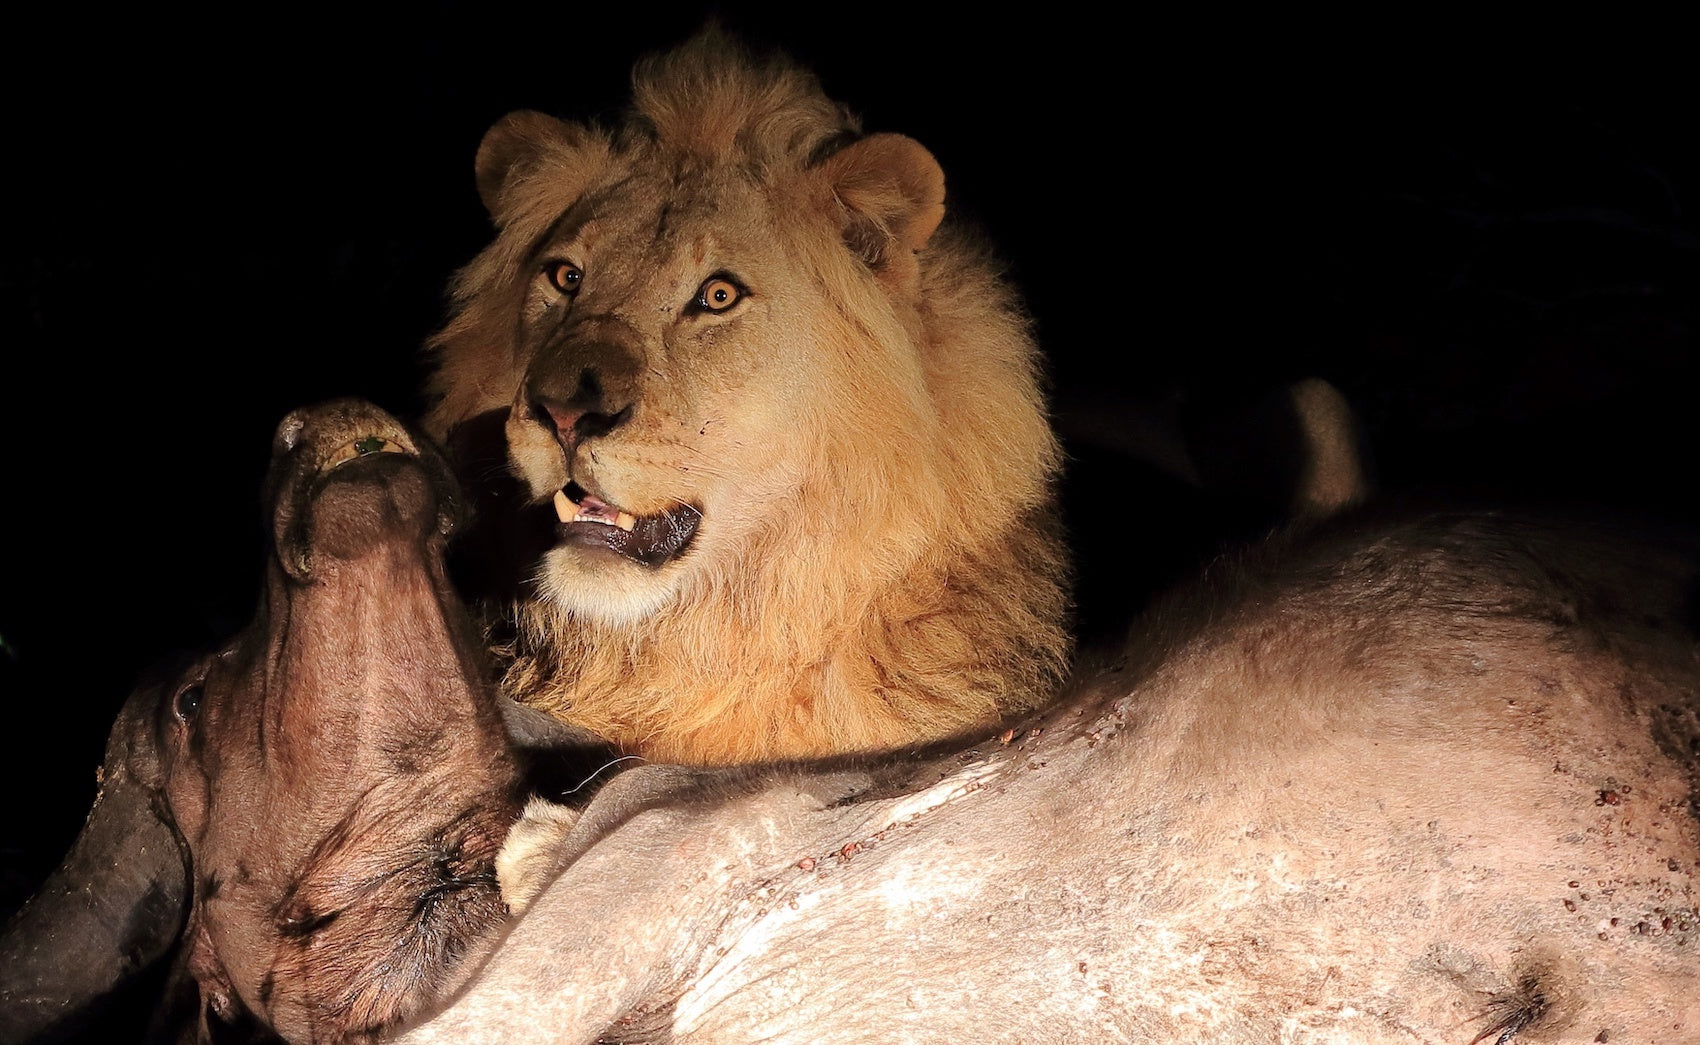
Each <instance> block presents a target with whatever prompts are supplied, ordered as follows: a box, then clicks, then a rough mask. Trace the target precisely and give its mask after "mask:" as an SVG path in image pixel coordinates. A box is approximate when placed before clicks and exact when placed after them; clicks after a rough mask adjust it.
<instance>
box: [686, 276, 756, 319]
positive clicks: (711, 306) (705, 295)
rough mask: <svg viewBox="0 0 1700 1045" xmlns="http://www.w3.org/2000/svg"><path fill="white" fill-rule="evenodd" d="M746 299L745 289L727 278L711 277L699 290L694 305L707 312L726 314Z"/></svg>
mask: <svg viewBox="0 0 1700 1045" xmlns="http://www.w3.org/2000/svg"><path fill="white" fill-rule="evenodd" d="M743 297H744V289H743V288H742V287H740V286H738V284H736V283H734V282H732V281H731V280H729V279H727V278H726V277H725V276H710V277H709V278H708V279H706V280H704V281H703V284H702V286H700V287H698V288H697V297H696V301H695V302H694V304H695V305H696V306H697V307H698V308H700V309H702V310H703V311H705V312H724V311H726V310H727V309H729V308H731V307H732V306H733V305H736V304H737V303H738V302H739V301H740V300H742V299H743Z"/></svg>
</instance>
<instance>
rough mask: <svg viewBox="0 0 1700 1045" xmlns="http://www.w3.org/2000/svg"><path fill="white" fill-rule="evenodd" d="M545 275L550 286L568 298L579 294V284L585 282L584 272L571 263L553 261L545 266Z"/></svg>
mask: <svg viewBox="0 0 1700 1045" xmlns="http://www.w3.org/2000/svg"><path fill="white" fill-rule="evenodd" d="M543 274H544V275H545V276H546V277H548V279H549V285H550V286H552V287H554V288H555V289H556V290H558V291H560V292H561V293H563V294H565V295H566V296H567V297H572V296H573V295H574V294H577V293H578V286H579V284H580V283H581V282H583V281H584V270H583V269H581V268H579V267H578V266H577V265H574V264H573V263H572V262H570V261H551V262H549V263H548V264H547V265H545V266H543Z"/></svg>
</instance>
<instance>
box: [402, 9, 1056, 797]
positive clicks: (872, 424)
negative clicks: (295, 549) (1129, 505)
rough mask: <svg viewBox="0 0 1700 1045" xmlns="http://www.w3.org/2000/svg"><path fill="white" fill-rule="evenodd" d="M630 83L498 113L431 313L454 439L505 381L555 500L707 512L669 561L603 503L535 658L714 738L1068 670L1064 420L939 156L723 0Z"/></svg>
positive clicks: (594, 715)
mask: <svg viewBox="0 0 1700 1045" xmlns="http://www.w3.org/2000/svg"><path fill="white" fill-rule="evenodd" d="M633 86H634V95H633V103H632V108H631V110H630V111H629V113H628V114H627V115H626V116H625V118H624V119H623V121H622V122H621V123H620V124H619V125H618V126H617V127H614V128H611V129H610V128H604V127H599V126H589V125H581V124H575V123H567V122H563V121H560V120H557V119H554V118H553V117H549V116H545V115H542V114H540V113H535V112H522V113H515V114H511V115H510V116H508V117H506V118H504V119H503V120H502V121H500V122H498V123H497V125H496V126H495V127H493V128H492V129H491V130H490V132H489V133H488V134H487V135H486V137H485V139H484V142H483V143H482V145H481V146H480V148H479V155H478V163H477V170H478V184H479V191H480V193H481V195H482V196H483V198H484V201H485V204H486V206H487V207H488V208H489V210H490V213H491V216H492V218H493V220H494V222H495V224H496V226H497V236H496V238H495V240H494V241H493V242H492V243H491V244H490V245H489V246H488V247H487V248H486V249H485V250H484V251H483V252H482V253H481V254H480V255H479V256H478V257H477V258H476V259H474V260H473V261H472V263H471V264H469V265H468V266H467V267H466V268H465V269H464V270H463V271H462V272H461V273H460V274H459V276H458V278H457V280H456V283H455V286H454V307H453V313H452V316H451V318H450V320H449V322H448V324H447V325H446V327H445V329H444V330H443V331H442V332H441V333H440V334H439V335H438V336H437V337H436V338H435V339H434V340H433V342H432V345H431V349H432V352H433V361H434V367H435V369H434V373H433V376H432V380H431V386H430V390H431V392H432V394H433V404H434V405H433V407H432V409H431V410H430V412H429V415H428V418H427V426H428V427H429V428H430V429H431V431H432V432H433V434H435V435H436V436H438V437H439V438H443V439H444V440H445V441H449V442H451V444H452V442H453V437H454V434H455V432H456V429H457V428H458V427H459V426H462V425H465V424H466V423H467V422H469V421H472V420H473V419H475V418H480V417H488V416H489V415H490V414H491V413H492V412H502V413H504V414H505V415H506V421H505V431H506V440H507V452H508V458H509V462H510V465H511V468H512V470H513V471H514V473H515V474H516V475H517V476H518V477H520V478H521V479H522V480H523V481H524V483H525V485H526V487H527V489H528V490H529V494H530V496H532V497H533V498H536V499H537V500H538V501H540V502H547V501H548V500H549V499H550V498H551V497H553V496H554V495H555V492H556V491H557V490H559V489H562V488H563V487H568V488H569V489H571V490H573V491H574V492H575V493H583V494H588V495H589V498H588V499H587V500H586V501H584V503H585V504H586V505H603V506H606V511H607V513H608V516H607V517H609V518H611V517H612V514H613V513H614V512H616V511H619V512H624V513H627V514H626V515H625V518H627V519H631V518H633V517H635V518H637V519H638V520H639V524H638V529H637V530H636V531H635V532H637V533H640V534H641V533H650V534H661V533H671V532H675V531H681V528H682V527H685V526H688V525H689V524H690V522H691V521H693V520H694V519H696V518H698V516H697V515H696V514H695V513H700V525H699V526H698V528H697V529H696V530H695V531H694V533H692V534H691V535H690V536H689V537H688V538H686V540H687V543H686V545H685V547H684V548H683V551H682V552H680V553H678V554H676V555H673V556H672V557H669V558H665V559H664V561H660V562H658V563H649V564H645V563H640V562H637V561H633V559H632V558H631V557H629V556H628V555H625V554H622V553H621V552H620V551H619V548H621V547H627V546H628V545H629V546H630V547H636V546H637V545H636V544H635V541H636V539H635V538H634V539H633V541H632V542H628V544H626V545H622V544H620V541H622V540H624V539H623V538H620V537H619V536H618V535H617V534H612V531H611V530H609V529H607V528H606V527H604V528H602V529H597V528H596V527H594V526H592V525H591V524H589V523H585V522H579V523H576V524H575V527H574V528H576V529H577V530H578V531H580V532H582V533H590V534H591V536H590V537H589V538H587V539H585V540H578V541H563V542H562V543H560V544H558V545H556V546H555V547H553V548H552V549H551V550H549V551H548V553H547V554H546V555H545V557H544V559H543V562H542V565H541V566H540V567H539V568H538V569H537V573H536V577H535V583H534V584H533V585H532V586H530V587H529V588H528V589H527V594H526V595H525V597H523V598H522V599H520V600H519V604H518V605H517V607H516V612H517V621H516V623H517V629H516V631H517V635H518V638H517V640H516V642H515V645H514V648H513V650H512V651H511V653H512V661H511V665H510V667H509V668H508V670H507V673H506V686H507V688H508V689H509V691H510V692H511V693H512V695H513V696H514V697H516V698H517V699H519V700H521V701H523V702H527V703H530V704H533V705H536V706H539V707H543V708H545V709H547V710H549V711H551V712H553V713H555V714H557V715H559V716H561V717H563V718H565V719H567V720H569V721H571V722H574V723H576V724H579V725H582V726H584V727H587V728H589V729H592V730H595V731H597V732H599V733H601V734H603V735H604V736H607V737H609V738H610V739H612V740H613V741H615V742H616V743H618V744H619V745H621V746H622V747H624V748H626V749H627V750H629V751H633V752H636V753H640V754H643V755H645V756H647V757H650V758H655V759H668V760H676V761H685V762H694V763H729V762H748V761H756V760H765V759H772V758H789V757H799V756H814V755H822V754H830V753H840V752H854V751H868V750H880V749H890V748H895V747H900V746H905V745H910V744H914V743H919V742H926V741H931V740H935V739H941V738H944V737H947V736H952V735H956V734H960V733H962V732H964V731H968V730H975V729H985V728H988V727H990V726H992V725H993V724H995V723H996V722H997V721H998V720H999V719H1000V718H1002V717H1004V716H1006V715H1009V714H1011V713H1015V712H1020V711H1025V710H1028V709H1031V708H1033V707H1035V706H1038V705H1040V704H1041V703H1043V702H1045V701H1046V700H1048V699H1049V698H1050V696H1051V694H1052V692H1053V690H1054V689H1055V687H1056V685H1057V683H1058V681H1059V679H1060V676H1061V674H1062V672H1063V670H1064V667H1065V663H1066V660H1067V657H1068V653H1069V640H1068V637H1067V634H1068V632H1067V619H1066V618H1067V616H1068V604H1067V596H1066V591H1065V588H1066V573H1067V568H1066V560H1065V556H1064V554H1063V551H1062V549H1061V545H1060V542H1059V540H1058V537H1057V533H1056V529H1057V528H1056V526H1055V512H1054V499H1053V489H1052V484H1053V481H1054V479H1055V474H1056V470H1057V468H1058V465H1059V450H1058V446H1057V443H1056V440H1055V437H1054V435H1053V433H1052V431H1051V429H1050V426H1049V424H1048V421H1047V417H1046V413H1045V405H1044V401H1043V396H1042V394H1041V389H1040V383H1039V375H1038V371H1037V357H1036V349H1035V346H1034V344H1033V343H1032V340H1031V336H1030V332H1029V324H1028V322H1027V320H1026V318H1025V316H1024V314H1023V313H1022V311H1021V309H1020V307H1019V304H1018V302H1017V300H1016V298H1015V296H1014V294H1013V292H1012V290H1011V289H1010V287H1009V286H1007V285H1006V283H1005V282H1004V281H1003V279H1002V278H1001V275H1000V273H999V271H998V269H997V268H996V266H995V265H994V263H993V261H992V260H991V258H990V256H989V255H988V253H987V252H986V251H985V249H984V248H983V247H982V246H981V245H980V244H979V243H977V242H976V241H975V240H974V239H972V238H971V237H970V236H968V235H966V234H964V233H963V232H962V231H961V230H959V229H956V228H953V227H951V226H950V225H948V224H946V225H942V226H941V221H942V219H943V217H944V179H943V174H942V172H941V171H940V170H939V168H938V165H937V163H936V161H935V160H934V159H933V157H932V156H931V154H929V153H928V152H927V151H926V150H925V149H924V148H923V147H922V146H920V145H919V144H918V143H916V142H914V141H912V140H911V139H908V138H905V137H902V136H900V135H894V134H874V135H863V134H861V132H860V128H859V127H858V124H857V121H856V119H855V118H854V117H852V116H851V115H849V114H848V113H847V112H846V111H845V110H844V109H843V107H841V106H840V105H838V104H837V103H835V102H833V101H832V100H830V99H828V98H827V97H826V96H825V95H824V94H823V93H822V91H821V89H820V87H819V85H818V82H817V81H816V79H815V78H814V76H813V75H811V74H810V73H808V72H806V71H804V70H802V69H799V68H797V67H795V66H794V65H792V64H790V63H789V62H788V61H786V60H784V59H782V58H762V59H758V58H755V57H752V56H750V55H749V54H747V53H746V52H744V51H743V50H742V49H740V48H739V47H738V46H736V45H735V44H734V43H732V42H730V41H729V40H728V39H726V38H725V37H724V36H722V35H720V34H719V33H717V32H714V31H709V32H707V33H704V34H702V35H700V36H698V37H697V38H695V39H693V40H691V41H688V42H687V43H685V44H684V45H682V46H681V47H679V48H678V49H676V50H674V51H672V52H670V53H667V54H664V55H662V56H660V57H657V58H653V59H651V60H648V61H646V62H643V63H640V64H639V65H638V67H637V68H636V70H635V72H634V75H633ZM571 280H577V282H576V283H572V284H571V287H570V288H569V289H566V290H563V289H562V288H563V286H564V285H566V284H568V283H569V282H570V281H571ZM711 292H712V293H715V294H718V295H719V298H717V300H716V301H715V302H714V303H713V304H714V305H718V304H719V303H720V301H722V300H731V301H733V302H734V303H733V304H732V305H731V307H729V308H726V309H725V310H724V311H723V312H719V311H715V310H714V308H713V307H710V305H709V304H705V301H706V295H708V294H710V293H711ZM569 483H570V484H571V486H570V487H569ZM569 510H570V509H569ZM646 527H647V529H646ZM592 531H594V532H592ZM604 534H608V535H611V537H612V540H613V543H612V544H610V545H608V546H606V547H605V546H604V544H605V543H607V542H603V537H602V535H604ZM599 542H602V543H599ZM610 548H612V549H613V550H610Z"/></svg>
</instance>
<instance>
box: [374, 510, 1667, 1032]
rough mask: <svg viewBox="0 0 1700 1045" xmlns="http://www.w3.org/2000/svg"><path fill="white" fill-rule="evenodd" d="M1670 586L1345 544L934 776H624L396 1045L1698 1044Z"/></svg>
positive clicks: (1479, 552) (1500, 527)
mask: <svg viewBox="0 0 1700 1045" xmlns="http://www.w3.org/2000/svg"><path fill="white" fill-rule="evenodd" d="M1693 550H1694V549H1693V547H1692V546H1686V547H1677V546H1673V545H1669V544H1665V543H1661V542H1660V541H1659V540H1657V539H1655V538H1654V537H1652V536H1650V535H1647V534H1641V535H1638V536H1636V537H1634V538H1633V539H1630V538H1628V537H1626V536H1624V535H1621V534H1616V535H1614V534H1608V533H1606V532H1604V531H1602V530H1598V529H1596V528H1594V527H1593V526H1592V525H1591V524H1585V523H1579V522H1573V523H1566V524H1562V525H1558V526H1546V525H1536V524H1533V523H1530V522H1526V521H1521V520H1518V519H1514V518H1509V517H1500V516H1493V515H1486V516H1484V515H1449V514H1429V515H1422V516H1419V517H1415V518H1408V519H1406V520H1404V521H1400V522H1394V523H1387V524H1371V523H1370V522H1368V521H1367V520H1365V519H1362V518H1359V519H1357V520H1355V521H1353V520H1344V519H1343V520H1340V521H1339V523H1338V524H1337V525H1336V527H1335V528H1332V529H1327V528H1325V529H1324V530H1323V531H1319V532H1317V533H1314V534H1312V535H1310V536H1308V537H1307V538H1305V539H1303V540H1300V541H1296V542H1276V543H1275V544H1272V545H1271V546H1269V547H1267V548H1264V549H1261V550H1260V551H1258V552H1257V553H1255V554H1253V555H1250V556H1247V557H1244V558H1241V559H1238V560H1235V561H1224V562H1221V563H1219V564H1218V565H1217V566H1216V567H1215V568H1214V569H1213V570H1212V576H1210V577H1207V578H1205V579H1204V581H1203V582H1202V583H1200V584H1198V585H1196V586H1195V587H1193V588H1192V589H1191V590H1189V591H1188V592H1186V593H1184V594H1182V595H1180V596H1178V597H1176V598H1175V599H1173V600H1172V601H1170V602H1169V603H1167V604H1166V605H1164V606H1162V607H1161V608H1159V609H1158V610H1157V611H1156V612H1155V613H1153V614H1152V615H1150V616H1149V617H1148V618H1147V619H1146V620H1145V621H1144V622H1143V623H1142V624H1141V625H1140V626H1139V628H1138V630H1137V633H1136V635H1135V638H1134V640H1133V642H1132V643H1131V645H1130V647H1129V650H1128V653H1127V655H1126V656H1125V658H1123V659H1122V660H1121V661H1119V662H1118V663H1115V664H1112V665H1108V666H1106V667H1104V668H1102V669H1099V670H1098V671H1096V672H1095V673H1091V674H1089V675H1088V676H1087V678H1086V679H1085V681H1083V682H1082V683H1081V684H1080V685H1079V686H1078V687H1077V688H1076V689H1075V690H1074V692H1073V693H1072V695H1069V696H1067V697H1066V698H1065V699H1064V700H1063V701H1062V702H1061V703H1060V704H1058V705H1056V706H1055V707H1054V708H1052V709H1051V710H1050V711H1049V712H1047V713H1045V714H1043V715H1040V716H1038V717H1035V718H1033V719H1031V720H1030V721H1026V722H1022V723H1020V724H1019V725H1016V726H1014V727H1012V728H1009V729H1006V730H1004V731H1001V732H1000V733H997V734H995V735H992V736H988V737H985V738H983V739H982V740H981V741H980V742H978V743H975V744H972V745H965V746H963V747H962V748H960V749H959V750H954V751H950V752H947V753H944V754H942V755H940V756H938V757H932V758H917V759H914V760H912V761H907V762H905V761H902V760H894V761H888V762H886V763H883V764H874V765H850V764H847V765H841V766H837V767H821V766H813V767H797V768H794V769H790V770H776V771H771V772H764V773H761V774H757V775H755V776H748V775H744V776H740V775H734V774H728V773H703V772H687V771H683V770H679V769H671V768H665V767H639V768H637V769H634V770H632V771H630V772H628V773H626V774H624V775H622V776H620V777H618V778H616V779H615V780H614V781H613V782H612V783H611V784H610V785H609V786H608V788H607V789H605V790H604V791H603V792H602V793H601V794H600V795H599V796H598V797H597V799H596V800H595V801H594V802H592V803H591V805H590V807H589V808H588V809H587V810H586V812H585V815H584V817H583V819H581V820H579V821H577V822H576V824H574V823H572V822H570V820H569V821H568V822H564V823H563V824H562V825H561V827H560V828H559V829H558V830H557V831H555V832H553V833H551V832H550V831H549V830H547V828H546V825H547V823H548V822H549V818H548V816H547V815H546V813H541V812H534V814H533V815H532V816H530V817H528V818H527V819H526V821H524V822H523V824H524V826H522V827H521V828H520V829H517V830H516V832H515V833H514V834H513V835H511V836H510V841H509V844H508V848H507V851H506V852H505V853H504V859H505V860H506V861H508V862H507V863H506V864H505V865H504V867H505V874H504V888H505V891H506V895H507V897H508V899H509V900H510V902H512V903H513V904H514V905H515V906H516V907H525V908H526V910H525V913H524V915H523V916H522V917H521V918H519V919H518V921H517V922H515V923H514V924H513V927H512V929H511V931H509V932H507V933H506V934H505V937H504V939H503V941H502V943H501V945H500V947H499V949H498V950H497V951H496V952H495V954H494V955H493V957H492V958H491V959H490V961H489V962H488V963H487V964H485V966H484V967H483V968H482V969H481V970H480V971H479V973H478V975H477V976H476V977H475V978H474V979H472V980H471V981H470V982H469V983H468V985H467V986H466V987H465V988H464V990H463V991H461V992H460V993H459V995H458V996H457V997H456V998H455V999H454V1000H453V1001H452V1003H451V1004H450V1005H448V1006H447V1007H446V1009H445V1010H444V1011H443V1012H441V1013H440V1014H439V1015H437V1016H436V1017H435V1018H434V1019H432V1020H431V1021H430V1022H429V1023H427V1024H426V1025H424V1026H422V1027H420V1028H418V1029H416V1030H415V1031H413V1032H411V1033H409V1034H407V1035H405V1036H404V1037H403V1040H404V1041H407V1042H410V1043H428V1042H433V1043H434V1042H444V1043H447V1042H454V1043H457V1045H462V1043H467V1042H491V1043H494V1042H513V1041H536V1042H542V1041H550V1042H598V1041H650V1040H657V1039H666V1040H684V1041H693V1042H715V1043H747V1042H753V1041H761V1042H796V1043H804V1042H822V1041H830V1042H839V1043H844V1042H853V1043H876V1042H877V1043H882V1045H883V1043H891V1042H940V1041H986V1042H1021V1043H1034V1042H1112V1041H1164V1042H1182V1041H1185V1042H1205V1041H1208V1042H1229V1043H1237V1042H1246V1043H1253V1042H1256V1043H1262V1042H1389V1043H1391V1042H1399V1043H1419V1042H1421V1043H1443V1042H1450V1043H1458V1045H1463V1043H1466V1042H1497V1043H1505V1042H1510V1041H1513V1040H1516V1041H1519V1042H1524V1041H1527V1042H1561V1041H1562V1042H1606V1041H1609V1042H1649V1043H1650V1042H1679V1041H1686V1042H1695V1041H1700V991H1697V990H1696V985H1700V913H1697V912H1696V902H1697V895H1696V890H1697V886H1700V825H1697V823H1696V806H1695V790H1694V788H1695V784H1696V766H1697V762H1700V661H1697V652H1700V651H1697V649H1696V645H1695V640H1694V633H1693V631H1692V630H1691V625H1692V624H1693V622H1694V606H1695V602H1694V601H1693V597H1694V594H1695V591H1696V587H1695V583H1696V573H1695V561H1696V560H1695V559H1694V558H1693V554H1692V553H1693Z"/></svg>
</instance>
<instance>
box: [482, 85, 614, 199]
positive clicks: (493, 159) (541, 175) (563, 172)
mask: <svg viewBox="0 0 1700 1045" xmlns="http://www.w3.org/2000/svg"><path fill="white" fill-rule="evenodd" d="M607 155H608V145H607V141H606V140H605V139H604V138H603V137H602V136H601V135H599V134H597V133H596V132H594V131H592V130H590V129H589V128H587V127H584V126H582V125H580V124H576V123H567V122H566V121H564V120H558V119H556V118H555V117H553V116H550V115H548V114H546V113H540V112H536V111H533V110H530V109H522V110H520V111H518V112H511V113H509V114H508V115H506V116H504V117H502V118H501V119H500V120H497V121H496V123H495V125H494V126H492V127H491V128H490V129H489V130H488V131H485V132H484V139H483V141H481V142H479V144H478V158H477V160H476V161H474V170H475V172H476V175H477V179H478V196H479V198H480V199H482V200H483V201H484V209H485V210H487V211H489V212H490V218H491V220H493V221H494V222H495V223H496V226H497V227H498V228H504V227H506V226H507V225H508V224H509V223H510V222H512V221H513V219H514V218H515V217H517V216H519V215H520V214H521V213H524V212H526V211H529V210H531V209H532V208H533V207H536V206H538V205H542V206H543V207H545V208H546V211H547V213H548V214H549V216H550V220H553V217H554V216H555V215H558V214H560V212H561V211H563V210H565V209H566V208H567V207H568V206H570V205H571V204H572V202H573V201H574V200H576V199H577V198H578V197H579V196H580V195H582V194H583V192H584V189H585V187H586V186H587V185H588V184H589V183H590V179H591V177H592V176H593V175H594V174H595V172H596V170H597V169H598V168H599V167H600V166H601V161H602V160H603V159H604V158H606V156H607Z"/></svg>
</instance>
